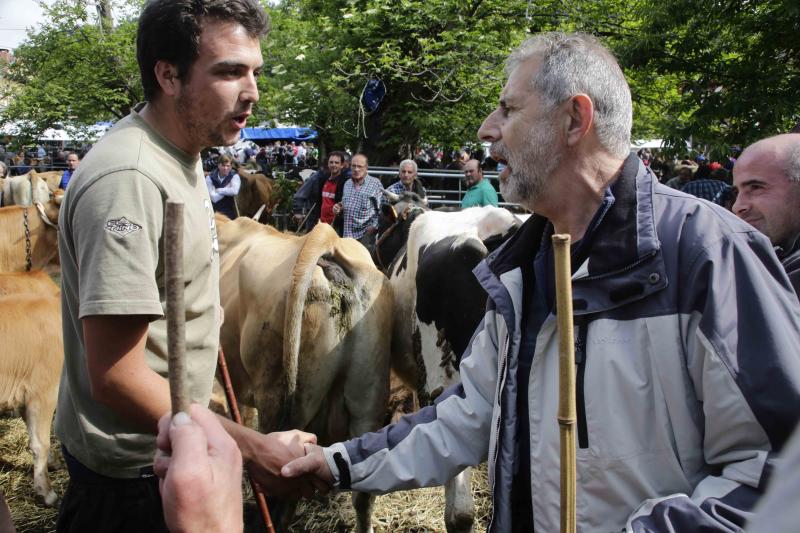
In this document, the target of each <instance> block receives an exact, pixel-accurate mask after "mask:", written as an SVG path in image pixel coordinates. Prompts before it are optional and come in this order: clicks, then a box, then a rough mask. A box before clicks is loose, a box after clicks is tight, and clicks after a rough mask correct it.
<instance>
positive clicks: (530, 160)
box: [282, 33, 800, 533]
mask: <svg viewBox="0 0 800 533" xmlns="http://www.w3.org/2000/svg"><path fill="white" fill-rule="evenodd" d="M506 74H507V76H508V80H507V83H506V85H505V87H504V88H503V91H502V93H501V96H500V102H499V105H498V106H497V109H495V110H494V111H493V112H492V113H491V114H490V115H489V116H488V117H487V118H486V120H485V121H484V123H483V125H482V126H481V128H480V131H479V136H480V137H481V139H482V140H483V141H487V142H491V143H492V146H491V153H492V157H493V158H494V159H496V160H498V161H501V162H503V163H505V164H506V168H505V169H504V170H503V171H502V172H501V174H500V186H501V192H502V194H503V196H504V197H505V198H506V199H507V200H508V201H510V202H515V203H519V204H522V205H524V206H525V207H527V208H528V209H530V210H531V211H532V212H533V213H534V215H532V216H531V217H530V218H529V219H528V221H527V222H526V223H525V224H524V225H523V226H522V227H521V228H520V229H519V230H518V231H517V232H516V234H515V235H514V236H513V237H512V238H511V239H510V240H509V241H507V242H506V243H505V245H504V246H503V247H501V248H499V249H498V250H495V251H494V252H492V253H490V254H489V255H488V256H487V258H486V259H485V261H484V262H483V263H481V264H480V265H479V266H478V267H477V268H476V269H475V271H474V272H475V275H476V277H477V279H478V282H479V283H480V284H481V285H482V286H483V287H484V289H485V290H486V292H487V293H488V297H489V301H488V306H487V311H486V314H485V316H484V319H483V321H482V323H481V324H480V325H479V326H478V330H477V331H476V332H475V334H474V336H473V337H472V341H471V344H470V346H469V347H468V348H467V350H466V352H465V353H464V354H463V356H462V358H461V363H460V371H461V383H460V384H459V385H457V386H454V387H453V388H451V389H448V390H446V391H445V392H443V393H442V394H440V395H439V396H438V398H437V399H436V402H435V404H434V405H431V406H428V407H426V408H424V409H422V410H421V411H419V412H417V413H416V414H414V415H412V416H410V417H406V418H403V419H401V420H400V421H399V422H397V423H395V424H393V425H391V426H388V427H386V428H384V429H383V430H381V431H380V432H377V433H371V434H367V435H364V436H362V437H360V438H357V439H354V440H351V441H348V442H344V443H337V444H334V445H332V446H330V447H328V448H316V447H312V448H310V449H309V448H307V451H308V452H309V453H308V455H306V457H303V458H299V459H296V460H295V461H293V462H291V463H289V464H288V465H286V466H284V468H283V470H282V474H283V475H285V476H294V475H299V474H302V473H309V472H310V473H315V474H316V475H317V476H318V478H319V479H320V480H324V481H325V482H328V483H332V484H335V485H336V486H338V487H340V488H352V489H354V490H361V491H368V492H379V493H383V492H387V491H392V490H398V489H406V488H411V487H418V486H429V485H436V484H441V483H443V482H445V481H446V480H447V479H449V478H450V477H452V476H453V475H454V474H456V473H458V472H459V471H460V470H461V469H463V468H464V467H465V466H468V465H475V464H478V463H480V462H481V461H483V460H486V459H487V458H488V463H489V486H490V487H491V488H492V504H493V510H492V516H491V520H490V522H489V526H488V530H489V531H490V532H498V531H503V532H505V531H520V532H522V531H525V532H530V531H543V532H552V531H558V530H559V508H560V504H559V487H560V479H559V465H560V461H559V425H558V423H557V410H558V397H559V379H558V366H559V365H558V344H559V343H558V331H557V328H556V317H555V307H554V294H555V283H554V273H553V266H552V265H553V252H552V247H551V245H550V236H551V235H552V234H553V233H562V234H569V235H570V236H571V238H572V242H573V243H574V244H573V246H572V262H573V263H572V264H573V309H574V316H573V317H572V319H573V321H574V325H575V356H576V357H575V359H576V363H577V365H576V369H575V372H576V381H577V394H576V404H577V439H576V441H577V442H576V444H577V530H578V531H581V532H602V533H608V532H611V531H622V530H624V531H629V532H656V531H663V532H667V531H670V532H671V531H701V530H702V531H739V530H740V528H741V527H742V525H743V524H744V522H745V520H746V518H747V516H748V514H749V509H750V508H751V506H752V505H753V503H754V502H755V500H756V499H757V497H758V496H759V494H760V490H761V488H762V487H763V486H764V483H765V481H766V479H767V477H768V474H769V472H770V470H771V469H770V463H771V459H772V455H773V454H774V453H776V452H778V451H780V449H781V447H782V446H783V444H784V442H785V441H786V439H787V437H788V436H789V434H790V433H791V431H792V428H793V427H794V426H795V423H796V422H797V419H798V415H799V414H800V377H799V376H800V358H798V354H797V346H798V345H800V333H799V332H798V328H797V323H796V321H797V317H798V316H800V306H799V305H798V303H797V299H796V298H795V297H794V295H793V294H792V293H791V290H789V284H788V280H787V279H786V276H785V275H783V273H782V271H781V267H780V265H779V264H778V261H777V259H776V258H775V256H774V254H773V253H772V250H771V248H770V245H769V242H768V241H767V239H766V238H764V237H763V236H762V235H760V234H759V233H758V232H757V231H754V230H753V228H751V227H750V226H748V225H747V224H744V223H743V222H742V221H741V220H739V219H737V218H736V217H735V216H733V215H732V214H731V213H729V212H727V211H725V210H724V209H722V208H720V207H719V206H716V205H712V204H710V203H708V202H704V201H701V200H698V199H697V198H694V197H691V196H689V195H685V194H682V193H680V192H678V191H675V190H673V189H669V188H667V187H665V186H663V185H660V184H659V183H658V180H657V179H656V177H655V176H654V175H653V174H652V172H651V171H650V170H649V169H648V168H647V167H645V166H644V165H643V164H642V163H641V162H640V161H639V159H638V158H637V157H636V155H635V154H634V155H632V154H630V153H629V146H630V131H631V122H632V105H631V96H630V91H629V89H628V85H627V83H626V81H625V76H624V75H623V73H622V70H621V69H620V67H619V66H618V65H617V62H616V60H615V58H614V57H613V55H612V54H611V53H610V52H609V51H608V50H606V49H605V48H604V47H603V46H602V45H601V44H600V43H599V42H598V41H597V40H596V39H595V38H594V37H591V36H588V35H584V34H572V35H565V34H562V33H548V34H542V35H537V36H535V37H532V38H531V39H529V40H527V41H526V42H524V43H523V44H522V45H521V46H520V47H519V48H518V49H517V50H515V51H514V52H513V53H512V54H511V57H510V58H509V59H508V61H507V64H506Z"/></svg>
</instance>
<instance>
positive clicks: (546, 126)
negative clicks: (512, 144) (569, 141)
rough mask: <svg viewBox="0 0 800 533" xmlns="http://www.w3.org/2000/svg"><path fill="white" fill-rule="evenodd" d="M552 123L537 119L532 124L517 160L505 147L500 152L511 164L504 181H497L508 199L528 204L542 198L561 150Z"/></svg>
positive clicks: (504, 196) (508, 200)
mask: <svg viewBox="0 0 800 533" xmlns="http://www.w3.org/2000/svg"><path fill="white" fill-rule="evenodd" d="M552 122H553V121H552V120H550V119H548V118H540V119H538V120H536V122H534V123H533V124H532V125H531V127H530V129H529V130H528V133H527V135H526V136H525V146H526V147H528V150H527V152H526V153H524V154H522V155H521V157H519V159H518V160H517V157H516V156H513V157H512V154H510V153H509V152H508V151H507V149H506V148H505V146H503V148H502V150H501V151H500V153H501V154H502V155H503V156H504V157H505V159H506V160H507V161H508V163H509V165H510V166H511V174H510V175H509V177H508V178H507V179H506V181H505V184H504V183H502V182H501V183H500V193H501V194H502V195H503V198H504V199H505V200H506V201H507V202H511V203H515V204H520V205H525V206H531V205H532V204H533V203H535V202H536V200H537V199H539V198H540V197H541V195H542V192H543V190H544V188H545V185H546V184H547V179H548V177H549V176H550V175H551V174H552V173H553V171H554V170H555V169H556V167H558V165H559V164H560V163H561V157H562V155H563V151H562V148H561V147H559V146H558V143H557V142H556V128H555V124H553V123H552Z"/></svg>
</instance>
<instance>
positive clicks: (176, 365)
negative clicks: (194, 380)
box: [164, 200, 189, 415]
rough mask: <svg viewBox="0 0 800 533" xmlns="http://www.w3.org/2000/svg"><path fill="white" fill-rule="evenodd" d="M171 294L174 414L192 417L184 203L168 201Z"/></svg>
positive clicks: (169, 334) (169, 338)
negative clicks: (184, 290) (188, 369)
mask: <svg viewBox="0 0 800 533" xmlns="http://www.w3.org/2000/svg"><path fill="white" fill-rule="evenodd" d="M164 270H165V274H166V290H167V353H168V358H167V364H168V369H169V370H168V373H169V395H170V399H171V400H172V414H173V415H175V414H177V413H178V412H180V411H183V412H184V413H187V414H188V413H189V390H188V385H187V382H188V375H187V368H186V313H185V304H184V301H183V283H184V282H183V202H176V201H173V200H167V210H166V216H165V221H164Z"/></svg>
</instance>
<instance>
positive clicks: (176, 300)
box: [164, 200, 275, 533]
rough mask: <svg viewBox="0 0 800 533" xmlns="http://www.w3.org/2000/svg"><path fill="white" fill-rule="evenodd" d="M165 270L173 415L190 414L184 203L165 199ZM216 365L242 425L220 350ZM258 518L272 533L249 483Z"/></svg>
mask: <svg viewBox="0 0 800 533" xmlns="http://www.w3.org/2000/svg"><path fill="white" fill-rule="evenodd" d="M164 227H165V229H164V234H165V235H164V270H165V273H166V285H167V287H166V289H167V352H168V358H167V364H168V365H169V366H168V368H169V371H168V372H169V394H170V399H171V400H172V414H173V415H175V414H177V413H178V412H180V411H183V412H184V413H186V414H189V406H190V400H189V390H188V385H187V382H188V377H187V368H186V309H185V302H184V299H183V286H184V280H183V202H176V201H173V200H167V210H166V217H165V222H164ZM219 364H220V367H221V368H222V370H223V376H224V379H225V395H226V396H227V397H228V405H230V406H231V412H232V413H235V418H234V419H235V421H236V423H238V424H241V423H242V417H241V416H240V415H239V408H238V406H237V405H236V397H235V396H234V395H233V388H232V387H231V381H230V376H229V374H228V367H227V365H225V357H224V356H223V354H222V350H220V352H219ZM251 483H252V485H253V491H254V492H255V493H256V500H257V501H258V506H259V509H260V510H261V516H262V518H263V519H264V525H265V526H266V528H267V532H268V533H275V528H274V527H273V525H272V519H271V518H270V515H269V509H268V508H267V500H266V499H265V498H264V493H263V492H262V491H261V487H259V486H258V484H257V483H256V482H255V481H253V480H252V478H251Z"/></svg>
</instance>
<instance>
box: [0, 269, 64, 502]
mask: <svg viewBox="0 0 800 533" xmlns="http://www.w3.org/2000/svg"><path fill="white" fill-rule="evenodd" d="M32 280H33V281H32V284H31V287H36V286H39V285H40V284H41V281H42V280H41V279H36V276H35V275H34V276H33V278H32ZM50 284H51V285H52V286H53V287H54V286H55V284H54V283H53V282H50ZM52 290H53V288H52V287H51V288H50V289H49V291H47V292H44V293H33V292H28V293H19V294H11V295H8V296H3V297H0V317H3V319H2V320H0V339H3V357H0V409H3V410H6V409H21V410H22V414H23V417H24V418H25V424H26V425H27V427H28V436H29V439H30V448H31V452H32V453H33V489H34V491H35V492H36V494H37V495H38V496H40V497H41V498H42V499H43V500H44V503H45V504H47V505H53V504H54V503H55V502H56V499H57V496H56V493H55V492H54V491H53V489H52V487H51V486H50V479H49V477H48V475H47V458H48V454H49V452H50V427H51V425H52V421H53V412H54V411H55V407H56V399H57V396H58V382H59V378H60V376H61V367H62V365H63V363H64V346H63V343H62V338H61V298H60V296H59V294H58V292H56V293H55V294H53V293H52ZM23 291H24V288H23ZM48 292H49V293H48Z"/></svg>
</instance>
